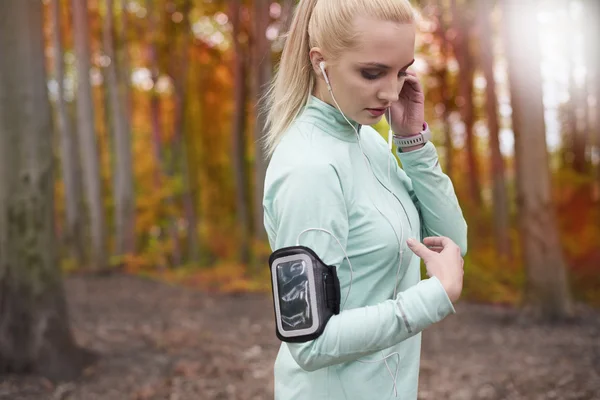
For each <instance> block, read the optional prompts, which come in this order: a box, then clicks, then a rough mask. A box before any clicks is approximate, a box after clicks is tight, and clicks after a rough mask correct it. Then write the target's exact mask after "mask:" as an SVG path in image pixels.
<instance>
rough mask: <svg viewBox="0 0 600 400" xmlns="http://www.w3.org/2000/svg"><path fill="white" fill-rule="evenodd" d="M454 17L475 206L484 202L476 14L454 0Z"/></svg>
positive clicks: (459, 85) (469, 177)
mask: <svg viewBox="0 0 600 400" xmlns="http://www.w3.org/2000/svg"><path fill="white" fill-rule="evenodd" d="M451 4H452V20H453V25H454V30H455V32H456V37H455V38H454V41H453V48H454V54H455V55H456V59H457V61H458V66H459V70H458V92H459V96H460V99H461V103H462V104H460V105H459V108H460V110H461V115H462V119H463V122H464V124H465V137H466V142H465V145H466V146H465V147H466V156H467V168H468V180H469V193H470V199H471V201H472V202H473V204H474V205H475V206H479V205H481V187H480V183H479V166H478V164H477V154H476V153H477V149H476V145H475V135H474V133H473V125H474V124H475V106H474V104H473V75H474V71H475V66H474V62H473V61H474V60H473V54H472V51H471V47H470V36H471V25H472V18H471V16H470V15H469V14H468V7H467V5H466V4H464V3H462V4H458V3H457V0H452V1H451Z"/></svg>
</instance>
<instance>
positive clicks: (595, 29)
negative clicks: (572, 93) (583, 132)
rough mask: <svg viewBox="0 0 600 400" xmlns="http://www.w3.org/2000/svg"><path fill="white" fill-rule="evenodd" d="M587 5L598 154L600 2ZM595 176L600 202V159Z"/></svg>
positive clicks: (593, 130) (596, 197)
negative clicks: (599, 22)
mask: <svg viewBox="0 0 600 400" xmlns="http://www.w3.org/2000/svg"><path fill="white" fill-rule="evenodd" d="M585 7H586V16H587V23H586V29H587V30H586V33H587V34H586V36H587V38H588V43H587V46H586V51H587V52H588V54H589V58H588V63H589V67H588V68H587V71H589V72H593V81H592V84H591V86H590V91H591V92H592V93H594V95H595V98H596V105H595V107H594V108H593V109H592V110H591V113H592V115H593V116H594V117H593V123H592V124H590V133H591V135H592V138H593V139H592V140H593V141H594V143H595V148H596V154H599V155H600V50H599V49H600V25H599V24H598V21H600V4H598V2H597V1H596V0H587V1H586V3H585ZM594 176H595V179H594V189H593V191H592V198H593V200H594V201H597V202H599V201H600V160H598V161H597V165H596V168H595V169H594ZM599 203H600V202H599ZM599 223H600V221H599Z"/></svg>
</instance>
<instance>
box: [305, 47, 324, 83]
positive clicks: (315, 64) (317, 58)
mask: <svg viewBox="0 0 600 400" xmlns="http://www.w3.org/2000/svg"><path fill="white" fill-rule="evenodd" d="M309 57H310V63H311V65H312V69H313V71H314V73H315V74H316V75H317V76H320V77H321V78H324V77H323V73H322V72H321V67H320V66H319V64H320V63H321V61H325V57H324V56H323V52H322V51H321V49H320V48H319V47H313V48H312V49H310V52H309Z"/></svg>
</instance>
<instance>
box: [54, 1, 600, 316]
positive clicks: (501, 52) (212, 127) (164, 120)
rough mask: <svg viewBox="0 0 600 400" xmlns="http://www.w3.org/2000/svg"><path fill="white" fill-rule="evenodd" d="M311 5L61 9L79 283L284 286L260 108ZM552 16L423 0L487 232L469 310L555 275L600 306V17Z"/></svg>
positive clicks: (455, 157)
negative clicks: (83, 277) (117, 274)
mask: <svg viewBox="0 0 600 400" xmlns="http://www.w3.org/2000/svg"><path fill="white" fill-rule="evenodd" d="M86 3H87V4H86ZM294 3H295V2H294V1H291V0H281V1H279V2H270V1H267V0H255V1H217V0H214V1H192V0H146V1H136V0H121V1H116V2H113V1H110V0H109V1H98V0H88V1H87V2H85V1H83V2H74V3H73V4H79V6H78V7H77V6H76V7H71V2H70V1H65V0H52V1H50V0H44V6H45V9H44V34H45V48H46V52H45V54H46V58H45V62H46V67H47V71H48V89H49V95H50V99H51V102H52V105H53V110H54V121H55V133H56V135H54V139H55V140H54V148H55V156H56V160H57V173H56V184H55V210H56V212H55V215H56V221H57V224H56V230H57V236H58V237H59V238H60V247H59V249H60V252H59V254H60V260H61V265H62V268H63V270H64V271H66V272H74V271H82V270H83V271H89V270H94V271H103V270H106V269H123V270H125V271H127V272H129V273H133V274H143V275H149V276H153V277H157V278H160V279H165V280H168V281H172V282H178V283H182V284H186V285H192V286H195V287H201V288H203V289H210V290H219V291H226V292H238V291H267V290H269V288H270V286H269V284H270V283H269V280H268V276H267V272H268V268H267V266H266V264H265V262H264V261H265V258H266V257H267V256H268V254H269V253H270V251H271V250H270V248H269V246H268V242H267V240H266V235H265V232H264V228H263V223H262V205H261V198H262V185H263V180H264V172H265V168H266V165H267V161H264V156H263V153H262V151H261V149H260V147H259V146H257V145H256V143H257V141H258V139H259V138H260V137H261V135H262V134H263V130H264V119H263V118H262V117H260V116H259V115H258V116H257V112H256V110H257V109H256V104H257V99H258V98H259V97H260V95H261V94H262V90H263V88H264V87H265V84H266V83H267V82H268V81H269V80H270V79H271V78H272V76H273V73H274V70H275V68H276V65H277V61H278V57H279V56H280V51H281V48H282V45H283V40H284V33H285V32H286V30H287V29H288V26H289V23H290V19H291V15H292V12H293V8H294ZM517 3H518V2H517ZM533 3H535V2H533ZM535 4H536V5H535V6H534V7H529V6H521V5H516V6H512V8H511V7H508V6H505V5H504V4H503V2H494V1H491V0H479V1H475V0H468V1H455V0H452V1H443V0H428V1H425V0H423V1H420V2H416V4H415V5H417V7H418V10H419V12H420V16H421V19H420V21H419V35H418V38H417V49H416V62H415V65H414V67H413V68H414V71H415V72H417V74H418V76H419V78H420V80H421V82H422V83H423V86H424V89H425V92H426V115H427V121H428V122H429V124H430V126H431V127H432V130H433V135H434V139H433V140H434V143H435V144H436V146H437V149H438V152H439V155H440V161H441V163H442V166H443V169H444V171H445V172H446V173H447V174H448V175H449V176H450V177H451V178H452V181H453V183H454V185H455V188H456V191H457V193H458V197H459V200H460V203H461V205H462V208H463V212H464V214H465V217H466V220H467V223H468V225H469V252H468V255H467V256H466V259H465V270H466V274H465V293H464V296H463V298H465V299H469V300H474V301H482V302H492V303H503V304H519V303H522V302H523V301H526V299H527V296H528V294H527V293H528V288H530V287H531V286H532V285H529V284H528V282H529V280H530V279H529V280H528V276H532V274H529V273H528V271H530V270H532V269H535V268H542V269H541V270H538V272H542V275H547V276H550V275H552V276H555V275H556V276H558V277H559V278H557V279H558V280H559V281H562V282H561V283H558V285H559V286H566V287H567V288H568V290H567V291H564V293H565V296H572V298H573V299H574V300H575V301H582V302H585V303H588V304H590V305H595V306H598V305H600V273H599V271H600V215H599V213H600V122H599V119H598V115H599V111H600V102H599V101H598V98H599V97H600V73H598V71H600V68H599V67H600V65H599V57H598V50H597V49H598V48H600V44H599V43H598V41H599V39H598V38H599V37H600V33H599V32H598V30H599V28H598V25H599V24H598V21H599V19H598V18H597V17H598V15H600V12H599V6H598V4H597V2H595V1H592V0H579V1H577V0H546V1H540V2H538V3H535ZM523 14H525V15H526V19H525V21H528V23H526V24H523V23H518V21H519V18H523V17H522V15H523ZM516 44H518V46H516ZM518 70H519V71H520V70H522V71H527V72H526V73H525V74H523V73H514V74H512V75H511V71H518ZM88 72H89V73H88ZM536 88H539V90H538V89H536ZM519 96H520V97H519ZM517 101H520V103H519V104H520V105H521V106H520V107H519V114H520V115H521V116H524V118H523V117H520V115H515V114H516V113H515V112H514V109H515V107H514V104H513V103H516V102H517ZM519 118H520V119H519ZM519 121H520V122H519ZM519 123H520V124H521V125H520V126H517V125H518V124H519ZM376 128H377V129H378V130H379V131H380V132H381V133H382V135H385V133H386V131H387V125H386V122H385V121H382V122H381V123H380V124H378V125H377V126H376ZM519 138H522V139H521V140H519ZM536 146H537V147H538V148H539V146H543V148H544V151H543V152H542V153H536V152H535V150H532V149H534V148H535V147H536ZM519 154H521V156H520V158H519ZM530 172H531V173H530ZM546 177H548V179H546ZM546 180H547V184H546V183H543V182H546ZM519 182H521V183H519ZM538 182H542V184H541V185H537V183H538ZM520 185H521V186H520ZM528 188H529V189H531V190H533V191H534V193H529V194H528V193H527V190H528ZM528 199H533V200H532V201H533V202H531V201H529V200H528ZM523 220H525V222H523ZM532 242H535V243H537V244H536V245H534V247H533V248H531V247H527V246H529V245H528V243H532ZM536 246H537V247H536ZM526 248H528V249H530V250H528V251H527V252H525V251H524V249H526ZM531 249H533V250H531ZM532 252H534V253H535V252H537V253H538V254H539V257H538V256H533V257H532V256H531V254H529V255H528V254H527V253H532ZM540 263H541V267H540ZM533 264H537V265H533ZM561 270H564V271H565V273H564V274H561V273H559V274H558V275H557V274H554V273H553V272H552V271H561ZM544 271H545V272H544ZM538 275H539V274H538ZM533 279H535V278H533ZM556 284H557V283H552V284H551V285H556ZM556 293H563V290H562V289H561V290H556V291H555V295H556ZM534 296H535V295H534Z"/></svg>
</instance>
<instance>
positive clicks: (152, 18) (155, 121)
mask: <svg viewBox="0 0 600 400" xmlns="http://www.w3.org/2000/svg"><path fill="white" fill-rule="evenodd" d="M154 6H155V1H154V0H146V10H147V13H148V22H149V29H150V38H149V43H148V55H149V60H148V63H149V68H150V74H151V76H152V83H153V86H152V92H151V97H150V115H151V117H150V119H151V121H152V144H153V150H154V158H155V160H156V165H157V166H158V167H157V169H156V171H155V176H154V184H155V186H156V187H157V188H158V187H160V185H161V184H162V183H161V182H162V177H163V176H165V175H166V172H167V171H166V170H165V169H166V166H167V164H166V161H165V155H164V152H163V149H162V138H163V128H162V109H161V102H160V97H159V94H158V91H157V90H156V86H157V84H158V78H159V77H160V66H159V63H158V51H157V46H156V33H157V32H158V23H157V18H156V12H155V10H154ZM167 202H168V204H169V205H170V206H171V207H174V199H173V197H172V196H169V198H168V199H167ZM178 230H179V228H178V224H177V223H174V224H173V223H170V224H169V227H168V232H169V237H170V239H171V243H172V246H173V248H172V256H171V262H172V264H173V265H180V264H181V247H180V243H179V233H178Z"/></svg>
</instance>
